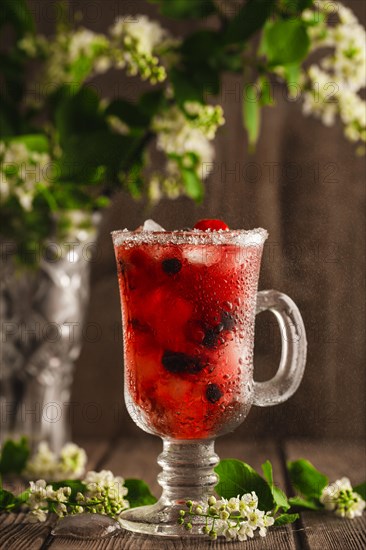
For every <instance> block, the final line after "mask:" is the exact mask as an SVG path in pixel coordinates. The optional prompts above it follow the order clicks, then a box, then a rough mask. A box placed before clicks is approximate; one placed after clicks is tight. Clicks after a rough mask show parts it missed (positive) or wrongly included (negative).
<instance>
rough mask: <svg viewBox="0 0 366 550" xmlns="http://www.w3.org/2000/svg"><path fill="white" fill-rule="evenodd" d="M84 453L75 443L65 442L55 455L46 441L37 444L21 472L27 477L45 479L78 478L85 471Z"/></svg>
mask: <svg viewBox="0 0 366 550" xmlns="http://www.w3.org/2000/svg"><path fill="white" fill-rule="evenodd" d="M86 460H87V457H86V453H85V451H84V449H81V448H80V447H78V445H76V444H75V443H67V444H66V445H64V447H63V448H62V449H61V453H60V456H59V457H57V456H56V455H55V453H54V452H52V451H51V449H50V448H49V446H48V444H47V443H46V442H44V441H43V442H41V443H40V444H39V445H38V449H37V452H36V453H35V454H34V456H33V457H32V458H31V459H30V460H29V461H28V462H27V464H26V467H25V471H24V472H23V473H24V475H25V476H27V477H28V478H32V477H33V478H35V477H42V478H45V479H47V480H52V481H59V480H62V479H78V478H80V476H82V475H83V474H84V472H85V465H86Z"/></svg>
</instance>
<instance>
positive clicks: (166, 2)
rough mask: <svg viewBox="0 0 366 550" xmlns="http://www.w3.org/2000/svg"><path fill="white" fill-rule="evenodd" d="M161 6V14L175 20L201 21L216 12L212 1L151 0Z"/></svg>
mask: <svg viewBox="0 0 366 550" xmlns="http://www.w3.org/2000/svg"><path fill="white" fill-rule="evenodd" d="M149 1H150V2H151V3H155V4H160V13H162V14H163V15H165V16H166V17H173V18H175V19H199V18H202V17H207V16H208V15H211V14H212V13H214V12H215V11H216V8H215V4H214V3H213V1H212V0H149Z"/></svg>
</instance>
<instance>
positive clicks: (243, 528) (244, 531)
mask: <svg viewBox="0 0 366 550" xmlns="http://www.w3.org/2000/svg"><path fill="white" fill-rule="evenodd" d="M248 537H249V538H253V537H254V531H253V528H252V527H251V526H250V525H249V523H248V522H247V521H242V522H241V523H240V528H239V531H238V539H239V540H240V541H243V540H247V539H248Z"/></svg>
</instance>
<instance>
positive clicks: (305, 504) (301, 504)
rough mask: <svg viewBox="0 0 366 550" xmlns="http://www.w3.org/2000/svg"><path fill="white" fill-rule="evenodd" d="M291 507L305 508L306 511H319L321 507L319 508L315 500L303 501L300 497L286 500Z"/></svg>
mask: <svg viewBox="0 0 366 550" xmlns="http://www.w3.org/2000/svg"><path fill="white" fill-rule="evenodd" d="M288 501H289V503H290V505H291V507H295V506H296V507H298V508H305V509H306V510H321V509H322V506H319V504H318V503H317V501H316V500H315V499H305V498H302V497H290V498H289V499H288Z"/></svg>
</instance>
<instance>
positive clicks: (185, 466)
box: [158, 439, 219, 504]
mask: <svg viewBox="0 0 366 550" xmlns="http://www.w3.org/2000/svg"><path fill="white" fill-rule="evenodd" d="M163 443H164V447H163V452H162V453H161V454H160V455H159V457H158V464H159V465H160V466H161V467H162V469H163V471H162V472H161V473H160V474H159V475H158V482H159V484H160V485H161V487H162V488H163V493H162V495H161V498H160V502H161V503H162V504H173V503H176V504H184V503H185V501H186V500H194V501H202V500H206V499H207V498H208V497H209V496H210V495H212V494H213V493H214V488H215V485H216V484H217V481H218V477H217V475H216V474H215V472H214V467H215V466H216V465H217V464H218V462H219V457H218V455H217V454H216V453H215V451H214V445H215V442H214V440H201V441H177V440H174V441H172V440H167V439H164V440H163Z"/></svg>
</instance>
